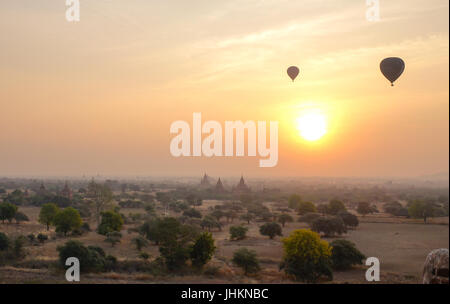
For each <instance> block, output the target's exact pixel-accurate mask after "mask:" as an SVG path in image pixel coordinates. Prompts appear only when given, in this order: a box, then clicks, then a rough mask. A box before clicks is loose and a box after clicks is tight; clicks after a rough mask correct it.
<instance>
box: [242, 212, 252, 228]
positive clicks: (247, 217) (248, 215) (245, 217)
mask: <svg viewBox="0 0 450 304" xmlns="http://www.w3.org/2000/svg"><path fill="white" fill-rule="evenodd" d="M241 220H243V221H246V222H247V224H249V225H250V221H251V220H253V215H252V214H251V213H248V212H247V213H245V214H243V215H241Z"/></svg>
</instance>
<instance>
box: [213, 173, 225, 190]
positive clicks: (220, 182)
mask: <svg viewBox="0 0 450 304" xmlns="http://www.w3.org/2000/svg"><path fill="white" fill-rule="evenodd" d="M215 191H216V192H218V193H224V192H225V188H224V187H223V184H222V181H221V180H220V177H219V180H218V181H217V184H216V188H215Z"/></svg>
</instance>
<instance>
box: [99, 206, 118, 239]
mask: <svg viewBox="0 0 450 304" xmlns="http://www.w3.org/2000/svg"><path fill="white" fill-rule="evenodd" d="M122 226H123V218H122V216H121V215H120V214H119V213H117V212H115V211H106V212H102V221H101V223H100V225H99V226H98V229H97V230H98V233H99V234H102V235H107V234H108V233H110V232H113V231H120V230H121V229H122Z"/></svg>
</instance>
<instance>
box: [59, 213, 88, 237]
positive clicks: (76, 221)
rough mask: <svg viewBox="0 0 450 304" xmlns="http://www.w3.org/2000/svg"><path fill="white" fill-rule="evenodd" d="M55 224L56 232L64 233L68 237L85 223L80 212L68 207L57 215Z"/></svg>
mask: <svg viewBox="0 0 450 304" xmlns="http://www.w3.org/2000/svg"><path fill="white" fill-rule="evenodd" d="M54 223H55V226H56V232H62V233H64V236H66V235H67V232H70V231H72V230H75V229H78V228H80V227H81V225H82V223H83V222H82V221H81V217H80V213H79V212H78V210H76V209H74V208H72V207H67V208H65V209H63V210H61V211H59V212H58V213H57V214H56V216H55V219H54Z"/></svg>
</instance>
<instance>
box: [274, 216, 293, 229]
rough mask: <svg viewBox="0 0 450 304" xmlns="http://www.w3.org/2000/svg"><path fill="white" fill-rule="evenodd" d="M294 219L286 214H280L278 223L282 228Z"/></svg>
mask: <svg viewBox="0 0 450 304" xmlns="http://www.w3.org/2000/svg"><path fill="white" fill-rule="evenodd" d="M293 220H294V219H293V218H292V216H290V215H289V214H286V213H282V214H280V215H279V216H278V222H279V223H281V225H282V226H283V227H284V225H285V224H286V223H288V222H289V223H290V222H292V221H293Z"/></svg>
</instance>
